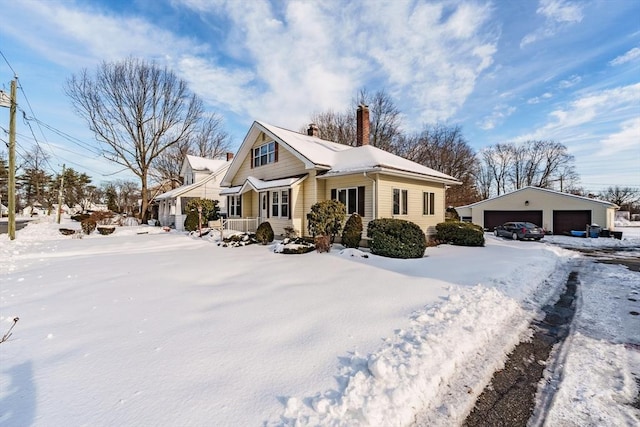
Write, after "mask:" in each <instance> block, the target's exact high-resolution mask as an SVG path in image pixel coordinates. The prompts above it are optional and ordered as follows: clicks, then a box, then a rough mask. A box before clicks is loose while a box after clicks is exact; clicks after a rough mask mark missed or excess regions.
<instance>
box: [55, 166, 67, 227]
mask: <svg viewBox="0 0 640 427" xmlns="http://www.w3.org/2000/svg"><path fill="white" fill-rule="evenodd" d="M64 167H65V165H64V164H63V165H62V175H60V188H59V189H58V218H57V222H58V224H60V216H61V215H62V189H63V188H64Z"/></svg>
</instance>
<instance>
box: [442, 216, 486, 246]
mask: <svg viewBox="0 0 640 427" xmlns="http://www.w3.org/2000/svg"><path fill="white" fill-rule="evenodd" d="M436 239H437V240H438V241H440V242H441V243H450V244H452V245H458V246H484V230H483V229H482V227H480V226H479V225H476V224H472V223H470V222H460V221H447V222H441V223H440V224H438V225H436Z"/></svg>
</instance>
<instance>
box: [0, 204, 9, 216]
mask: <svg viewBox="0 0 640 427" xmlns="http://www.w3.org/2000/svg"><path fill="white" fill-rule="evenodd" d="M0 216H9V208H7V207H6V206H5V205H3V204H2V203H0Z"/></svg>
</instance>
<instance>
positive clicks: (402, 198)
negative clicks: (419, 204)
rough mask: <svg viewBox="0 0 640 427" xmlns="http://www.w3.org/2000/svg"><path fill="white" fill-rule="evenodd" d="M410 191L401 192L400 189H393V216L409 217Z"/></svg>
mask: <svg viewBox="0 0 640 427" xmlns="http://www.w3.org/2000/svg"><path fill="white" fill-rule="evenodd" d="M408 193H409V192H408V190H401V189H399V188H394V189H393V214H394V215H407V213H408V203H409V200H408Z"/></svg>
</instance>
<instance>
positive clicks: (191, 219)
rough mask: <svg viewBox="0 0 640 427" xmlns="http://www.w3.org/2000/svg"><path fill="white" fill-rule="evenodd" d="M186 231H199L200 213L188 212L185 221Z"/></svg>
mask: <svg viewBox="0 0 640 427" xmlns="http://www.w3.org/2000/svg"><path fill="white" fill-rule="evenodd" d="M184 229H185V230H187V231H196V230H197V229H198V211H188V213H187V217H186V218H185V219H184Z"/></svg>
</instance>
